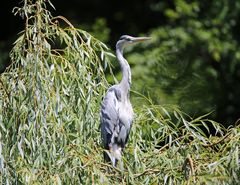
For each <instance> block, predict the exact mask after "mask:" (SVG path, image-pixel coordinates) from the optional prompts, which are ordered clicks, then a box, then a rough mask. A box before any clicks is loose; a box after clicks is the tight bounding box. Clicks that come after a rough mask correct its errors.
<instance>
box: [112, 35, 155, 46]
mask: <svg viewBox="0 0 240 185" xmlns="http://www.w3.org/2000/svg"><path fill="white" fill-rule="evenodd" d="M149 39H151V38H150V37H132V36H129V35H123V36H121V37H120V39H119V40H118V42H117V44H116V48H121V49H123V48H124V47H125V46H127V45H130V44H134V43H138V42H143V41H146V40H149Z"/></svg>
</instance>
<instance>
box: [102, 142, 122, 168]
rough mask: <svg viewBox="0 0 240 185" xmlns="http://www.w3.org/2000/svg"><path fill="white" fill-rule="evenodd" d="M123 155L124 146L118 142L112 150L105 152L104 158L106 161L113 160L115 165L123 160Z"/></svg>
mask: <svg viewBox="0 0 240 185" xmlns="http://www.w3.org/2000/svg"><path fill="white" fill-rule="evenodd" d="M121 157H122V148H121V147H120V146H118V145H117V144H113V146H112V148H110V152H105V153H104V159H105V160H106V161H109V162H110V161H111V162H112V164H113V166H114V167H116V166H117V162H118V161H119V160H121Z"/></svg>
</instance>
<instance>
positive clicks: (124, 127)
mask: <svg viewBox="0 0 240 185" xmlns="http://www.w3.org/2000/svg"><path fill="white" fill-rule="evenodd" d="M148 39H150V38H149V37H131V36H128V35H123V36H121V37H120V39H119V41H118V42H117V44H116V56H117V59H118V62H119V64H120V66H121V71H122V80H121V81H120V83H119V84H115V85H113V86H111V87H110V88H109V89H108V91H107V93H106V95H105V97H104V99H103V101H102V104H101V111H100V122H101V138H102V143H103V147H104V148H105V150H106V151H107V152H104V159H105V160H106V161H109V162H112V164H113V166H116V164H117V161H118V160H120V159H121V156H122V152H123V149H124V147H125V145H126V143H127V141H128V137H129V132H130V129H131V125H132V121H133V108H132V105H131V102H130V99H129V97H130V86H131V69H130V66H129V64H128V62H127V60H126V59H125V58H124V57H123V49H124V47H125V46H127V45H129V44H133V43H136V42H140V41H145V40H148Z"/></svg>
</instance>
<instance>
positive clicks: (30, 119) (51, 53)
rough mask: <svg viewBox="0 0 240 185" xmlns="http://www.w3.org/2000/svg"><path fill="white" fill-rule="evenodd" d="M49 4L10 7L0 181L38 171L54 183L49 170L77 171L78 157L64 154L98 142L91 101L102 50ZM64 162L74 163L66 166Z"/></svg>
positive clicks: (26, 178) (100, 78)
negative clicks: (13, 33) (11, 36)
mask: <svg viewBox="0 0 240 185" xmlns="http://www.w3.org/2000/svg"><path fill="white" fill-rule="evenodd" d="M49 5H51V6H52V7H53V5H52V4H51V2H50V1H48V0H36V1H30V0H25V1H24V4H23V6H22V7H16V8H14V12H15V14H18V15H20V16H21V17H23V18H24V20H25V29H24V31H22V32H21V35H20V36H19V38H18V39H17V40H16V42H15V43H14V47H13V49H12V51H11V54H10V57H11V66H9V67H8V69H7V70H6V71H5V72H4V73H3V74H2V75H1V79H0V82H1V90H0V94H1V99H0V101H1V106H0V111H1V121H0V127H1V132H0V139H1V140H0V142H1V143H0V169H1V171H2V172H1V174H2V180H3V182H9V180H11V182H14V180H18V181H20V182H23V183H24V184H25V183H27V182H31V181H32V180H34V179H36V178H38V179H41V178H39V177H41V176H46V174H47V176H49V177H51V178H49V179H50V180H51V179H52V180H53V181H54V178H56V179H58V176H57V174H54V175H53V174H51V173H52V170H54V169H55V168H59V169H64V170H63V171H66V172H69V173H71V174H70V178H71V176H75V175H76V174H75V173H77V174H81V172H80V171H81V170H79V169H78V167H79V166H81V160H78V159H77V158H76V159H74V158H72V160H69V158H70V156H71V155H75V153H82V154H84V153H86V152H87V151H88V148H87V145H85V144H86V143H88V142H98V137H96V136H94V133H97V132H96V129H98V125H99V123H98V105H99V102H100V100H101V97H102V93H103V92H104V89H105V87H106V86H107V82H106V80H105V78H104V75H103V72H104V69H103V67H102V66H103V65H102V64H103V63H104V65H107V63H108V56H109V55H110V53H108V52H107V50H108V48H107V47H106V45H104V44H103V43H101V42H100V41H98V40H97V39H95V38H94V37H92V36H91V35H90V34H88V33H87V32H85V31H83V30H80V29H76V28H74V27H73V26H72V25H71V23H70V22H68V20H66V19H65V18H64V17H62V16H58V17H53V16H52V15H51V13H50V12H49V11H48V10H47V9H46V7H47V6H49ZM53 8H54V7H53ZM93 138H95V139H93ZM74 146H78V147H77V148H74V149H75V150H74V151H73V150H72V147H74ZM69 150H72V152H71V153H68V151H69ZM81 151H84V152H81ZM67 153H68V156H66V155H67ZM100 157H101V156H100ZM63 158H64V160H66V161H63V160H62V159H63ZM72 163H74V164H75V165H74V166H76V169H72V170H70V169H68V167H69V166H71V164H72ZM56 165H57V166H56ZM60 171H61V170H60ZM77 171H78V172H77ZM70 178H69V179H70ZM45 179H46V178H45ZM16 182H17V181H16ZM40 182H41V180H40Z"/></svg>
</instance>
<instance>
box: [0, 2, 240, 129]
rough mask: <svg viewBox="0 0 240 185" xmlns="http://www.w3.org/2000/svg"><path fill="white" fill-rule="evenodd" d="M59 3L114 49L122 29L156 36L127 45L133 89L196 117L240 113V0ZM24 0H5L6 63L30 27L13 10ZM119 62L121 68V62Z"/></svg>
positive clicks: (61, 11)
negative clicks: (25, 25)
mask: <svg viewBox="0 0 240 185" xmlns="http://www.w3.org/2000/svg"><path fill="white" fill-rule="evenodd" d="M5 3H6V2H5ZM52 3H53V4H54V5H55V7H56V10H53V9H52V13H53V15H64V16H65V17H67V18H68V19H69V20H70V21H71V22H72V23H73V24H74V25H75V26H76V27H79V28H82V29H85V30H86V31H89V32H90V33H92V34H93V35H94V36H96V38H98V39H99V40H101V41H103V42H105V43H107V44H108V45H109V46H110V47H111V48H112V50H113V51H114V49H115V46H114V45H115V43H116V41H117V39H118V38H119V36H120V35H122V34H129V35H141V34H142V35H150V36H152V37H153V39H152V41H151V42H148V43H146V44H144V45H141V46H140V47H139V46H138V47H137V48H131V49H130V51H131V52H129V53H127V58H128V60H129V62H130V64H131V66H132V71H133V90H137V91H140V92H142V93H144V94H146V95H147V94H150V96H151V97H153V100H154V102H155V103H158V104H175V105H178V106H180V108H181V109H182V110H183V111H185V112H186V113H188V114H190V115H191V116H193V117H194V116H198V115H201V114H203V113H207V112H211V111H213V113H212V115H211V116H212V118H213V119H215V120H217V121H219V122H221V123H223V124H225V125H226V126H228V125H230V124H234V123H235V122H236V120H237V119H238V118H239V113H240V98H239V94H240V85H239V79H240V51H239V45H240V37H239V28H240V19H239V18H240V15H239V12H240V2H239V1H225V0H218V1H205V0H204V1H202V0H201V1H200V0H198V1H187V0H172V1H156V0H155V1H154V0H148V1H139V0H133V1H127V0H124V1H111V0H105V1H103V0H102V1H100V0H89V1H80V0H69V1H67V2H66V1H57V0H55V1H53V2H52ZM18 5H19V2H18V1H15V2H11V3H8V4H5V5H2V6H1V9H2V10H1V18H2V19H4V20H8V23H9V24H8V25H9V26H5V27H4V29H2V30H1V40H0V52H1V57H0V62H1V65H0V69H1V71H3V70H4V67H5V66H6V65H8V63H9V59H8V53H9V51H10V49H11V47H12V43H13V41H14V40H15V39H16V36H17V35H16V34H17V33H18V32H20V31H21V30H22V29H23V28H24V21H23V20H22V19H21V18H20V17H14V16H13V14H12V13H11V10H12V8H13V7H14V6H18ZM4 20H3V21H4ZM128 51H129V50H128ZM113 63H115V62H113ZM115 66H116V68H115V72H116V73H117V72H118V71H119V68H118V67H117V65H115ZM132 94H133V97H134V96H135V95H134V93H132ZM135 100H136V97H135V98H133V101H134V102H135V103H134V104H135V105H136V106H137V105H138V102H139V101H135Z"/></svg>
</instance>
